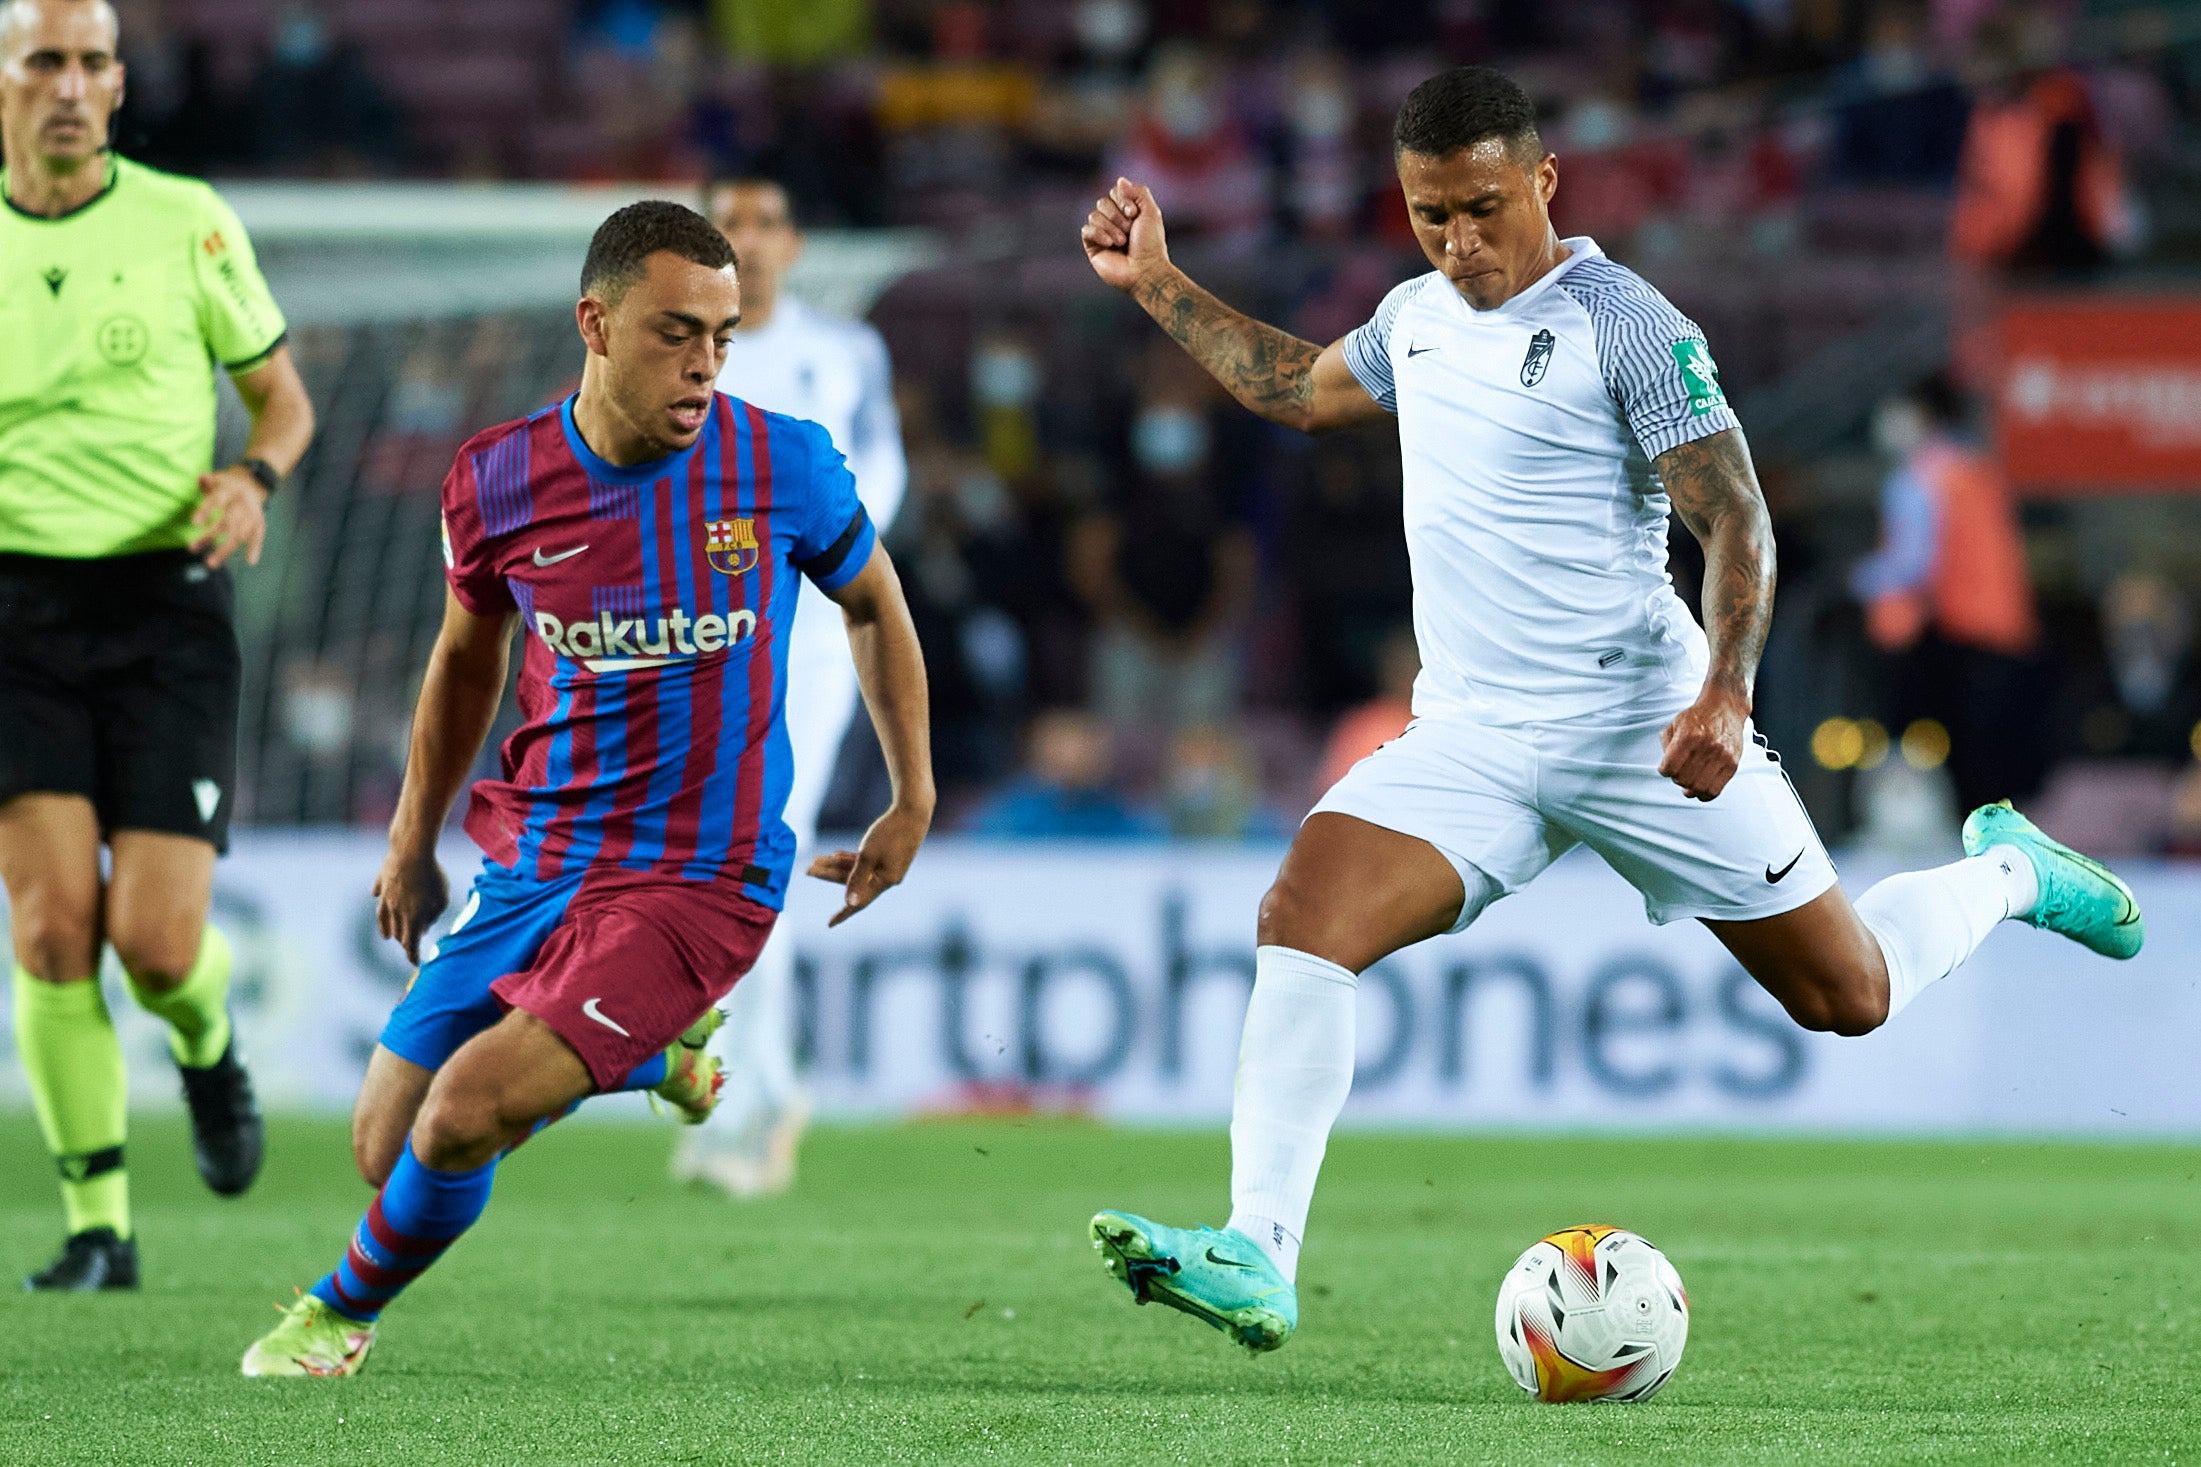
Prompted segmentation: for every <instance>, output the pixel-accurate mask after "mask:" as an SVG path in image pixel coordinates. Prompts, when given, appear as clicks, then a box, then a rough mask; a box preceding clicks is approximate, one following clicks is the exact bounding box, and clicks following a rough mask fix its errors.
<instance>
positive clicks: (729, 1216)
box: [0, 1114, 2201, 1467]
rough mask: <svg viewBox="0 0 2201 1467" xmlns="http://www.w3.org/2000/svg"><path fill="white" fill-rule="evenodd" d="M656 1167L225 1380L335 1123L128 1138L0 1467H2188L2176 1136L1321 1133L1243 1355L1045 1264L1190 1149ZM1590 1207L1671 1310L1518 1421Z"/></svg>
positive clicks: (930, 1141)
mask: <svg viewBox="0 0 2201 1467" xmlns="http://www.w3.org/2000/svg"><path fill="white" fill-rule="evenodd" d="M671 1139H672V1138H671V1132H670V1129H669V1128H668V1129H656V1128H644V1127H640V1126H631V1127H630V1126H624V1125H618V1126H614V1125H603V1126H565V1127H561V1128H559V1129H558V1130H556V1131H553V1132H551V1133H549V1134H548V1135H546V1136H545V1137H543V1138H542V1139H541V1140H540V1141H538V1142H536V1143H535V1144H534V1145H532V1146H531V1147H530V1148H529V1149H528V1150H526V1151H524V1152H522V1153H521V1154H520V1155H519V1156H518V1157H517V1158H516V1159H515V1160H514V1161H513V1162H512V1163H511V1164H510V1165H509V1166H508V1167H507V1168H506V1170H505V1172H504V1174H503V1176H501V1177H500V1179H499V1181H498V1185H497V1193H496V1196H495V1198H494V1200H493V1201H492V1202H491V1204H490V1208H489V1212H488V1215H487V1216H486V1217H485V1219H484V1220H483V1222H482V1223H481V1225H480V1226H478V1227H477V1228H476V1229H475V1230H474V1232H473V1233H472V1234H470V1235H469V1236H468V1237H467V1238H466V1240H465V1241H464V1242H462V1243H461V1244H460V1245H458V1246H457V1247H456V1248H455V1249H454V1250H453V1251H452V1252H451V1254H450V1255H449V1256H448V1257H447V1258H446V1259H445V1260H444V1262H443V1263H442V1264H441V1265H439V1266H438V1267H437V1268H436V1270H435V1271H434V1272H433V1273H432V1274H431V1275H429V1276H428V1277H427V1278H426V1280H425V1281H423V1282H422V1283H421V1284H419V1285H417V1286H415V1288H414V1289H413V1290H412V1291H411V1293H410V1294H409V1295H408V1296H407V1297H406V1298H405V1299H403V1300H402V1301H400V1303H399V1304H398V1306H397V1307H396V1308H394V1309H393V1310H392V1311H391V1312H390V1314H389V1315H388V1316H387V1318H386V1320H385V1322H384V1326H383V1334H382V1339H381V1342H380V1344H379V1345H378V1346H377V1347H376V1350H375V1354H374V1356H373V1359H372V1361H371V1363H370V1365H369V1368H368V1370H367V1372H366V1373H365V1374H364V1375H363V1376H361V1377H360V1378H358V1379H356V1380H349V1381H329V1380H320V1381H247V1380H244V1379H241V1378H240V1377H239V1376H238V1375H237V1359H238V1356H239V1354H240V1353H241V1352H242V1351H243V1349H244V1347H245V1345H246V1343H247V1342H248V1341H249V1340H251V1339H252V1337H253V1336H254V1335H256V1334H258V1333H259V1332H260V1331H261V1330H263V1329H265V1328H266V1327H267V1326H268V1325H269V1324H271V1323H273V1322H274V1319H275V1314H274V1311H273V1309H272V1308H271V1307H270V1306H271V1305H273V1304H274V1303H276V1302H277V1301H281V1300H288V1299H289V1298H290V1297H291V1292H290V1291H291V1286H292V1285H294V1284H295V1285H301V1286H302V1285H304V1284H307V1283H309V1282H311V1281H312V1280H313V1279H314V1278H315V1277H317V1276H318V1275H319V1274H320V1272H321V1271H322V1270H324V1269H325V1268H327V1267H328V1266H329V1264H330V1263H331V1262H333V1261H334V1259H335V1257H336V1255H337V1253H338V1251H339V1250H340V1248H341V1247H342V1245H343V1242H344V1239H345V1237H346V1236H347V1233H348V1230H349V1229H350V1227H351V1226H352V1223H353V1220H354V1218H355V1217H356V1215H357V1213H358V1212H359V1210H360V1208H361V1207H362V1206H363V1205H364V1203H365V1202H366V1200H367V1193H366V1190H365V1189H364V1188H363V1187H362V1186H361V1185H360V1184H359V1182H358V1181H357V1180H356V1179H355V1178H354V1177H353V1176H352V1175H351V1171H350V1166H349V1162H348V1159H347V1156H346V1148H345V1140H344V1130H343V1128H342V1126H340V1125H338V1124H334V1123H329V1122H319V1121H316V1122H297V1121H293V1122H283V1123H278V1124H277V1125H275V1127H274V1128H273V1131H272V1134H271V1137H270V1141H271V1156H272V1160H271V1162H270V1164H269V1167H268V1171H267V1174H266V1176H265V1177H264V1178H263V1179H262V1181H261V1183H260V1185H259V1187H258V1188H257V1190H256V1191H254V1193H253V1194H252V1195H251V1196H250V1197H249V1198H247V1199H244V1200H242V1201H239V1202H228V1203H225V1202H220V1201H217V1200H215V1199H214V1198H212V1197H210V1196H208V1195H207V1194H206V1193H204V1192H203V1191H202V1190H201V1189H200V1188H199V1187H198V1185H197V1182H196V1180H195V1178H194V1177H193V1176H192V1175H191V1172H190V1164H189V1160H188V1158H187V1156H186V1154H185V1151H184V1137H183V1134H182V1129H181V1126H180V1123H179V1122H177V1121H175V1120H173V1119H148V1120H146V1121H144V1122H143V1123H141V1124H140V1125H139V1126H138V1127H137V1129H136V1132H135V1134H133V1136H132V1138H131V1153H132V1159H133V1175H134V1182H135V1185H136V1188H137V1196H138V1217H139V1235H140V1239H141V1247H142V1250H143V1256H144V1262H145V1267H146V1271H147V1279H146V1287H145V1289H144V1291H143V1292H142V1293H141V1294H138V1295H136V1296H103V1297H94V1298H58V1297H31V1296H25V1295H20V1294H15V1293H12V1292H9V1293H5V1294H0V1463H7V1464H11V1467H16V1464H21V1467H33V1464H35V1467H57V1464H64V1463H79V1462H83V1463H92V1462H97V1463H129V1464H140V1463H203V1464H210V1467H232V1464H236V1467H242V1464H252V1463H282V1464H337V1463H393V1464H408V1467H410V1464H437V1463H466V1464H469V1467H490V1464H501V1463H525V1464H528V1467H547V1464H552V1463H567V1462H572V1463H582V1462H587V1463H596V1462H606V1463H609V1462H620V1463H635V1464H651V1467H655V1464H667V1463H683V1462H765V1461H782V1460H789V1461H812V1462H825V1461H851V1462H858V1461H906V1462H940V1461H981V1460H984V1461H999V1462H1025V1461H1030V1462H1097V1463H1115V1462H1147V1461H1156V1462H1160V1461H1172V1462H1198V1463H1209V1462H1287V1461H1289V1462H1354V1461H1363V1462H1416V1463H1419V1462H1502V1463H1508V1464H1513V1463H1531V1462H1553V1463H1570V1464H1585V1463H1615V1464H1621V1463H1637V1462H1686V1463H1711V1462H1791V1461H1793V1462H1876V1463H1877V1462H1911V1461H1969V1462H1981V1463H2016V1462H2038V1461H2069V1462H2125V1461H2149V1462H2159V1461H2189V1462H2190V1461H2197V1460H2201V1422H2197V1420H2196V1415H2195V1412H2194V1409H2193V1407H2192V1405H2191V1402H2192V1401H2193V1398H2194V1395H2195V1391H2196V1379H2195V1377H2196V1373H2197V1372H2196V1367H2197V1366H2201V1206H2197V1204H2201V1183H2197V1182H2196V1180H2195V1178H2196V1175H2197V1173H2201V1150H2194V1149H2187V1148H2169V1147H2138V1146H2131V1147H2080V1146H2069V1145H2036V1144H2021V1143H1985V1142H1947V1143H1915V1144H1913V1143H1902V1144H1884V1143H1848V1142H1815V1141H1814V1142H1776V1141H1729V1140H1709V1139H1694V1140H1600V1141H1592V1140H1581V1139H1564V1138H1505V1139H1468V1140H1455V1139H1423V1138H1376V1137H1364V1136H1346V1137H1343V1138H1341V1139H1339V1140H1338V1141H1337V1143H1336V1144H1335V1145H1334V1146H1333V1147H1332V1148H1331V1152H1330V1160H1329V1164H1328V1168H1327V1171H1326V1173H1325V1176H1324V1179H1323V1181H1324V1186H1323V1190H1322V1193H1321V1195H1320V1196H1319V1197H1318V1198H1317V1199H1316V1204H1315V1217H1314V1236H1313V1241H1312V1242H1311V1243H1310V1245H1309V1247H1308V1249H1307V1254H1306V1259H1305V1266H1304V1268H1303V1269H1302V1271H1301V1284H1302V1288H1303V1290H1304V1294H1303V1297H1302V1305H1303V1318H1302V1323H1301V1333H1300V1335H1299V1337H1298V1338H1297V1339H1295V1340H1294V1341H1293V1342H1292V1343H1291V1344H1290V1345H1288V1346H1286V1347H1285V1348H1284V1349H1283V1350H1282V1351H1281V1352H1279V1353H1278V1354H1275V1355H1272V1356H1268V1357H1266V1358H1261V1359H1253V1358H1249V1357H1246V1356H1244V1355H1243V1354H1241V1353H1239V1352H1237V1351H1236V1350H1235V1349H1233V1348H1231V1347H1229V1346H1228V1345H1227V1344H1226V1343H1225V1342H1224V1340H1223V1338H1222V1337H1221V1336H1220V1335H1217V1334H1215V1333H1213V1332H1212V1331H1210V1330H1208V1329H1206V1328H1204V1327H1202V1326H1199V1325H1197V1324H1195V1323H1193V1322H1192V1321H1190V1320H1187V1319H1185V1318H1184V1317H1182V1316H1180V1315H1176V1314H1172V1313H1169V1312H1167V1311H1165V1310H1163V1309H1160V1308H1158V1307H1156V1308H1147V1309H1136V1308H1134V1307H1133V1306H1132V1304H1131V1301H1130V1298H1129V1296H1128V1294H1126V1293H1124V1292H1123V1291H1122V1290H1121V1288H1120V1287H1119V1286H1116V1285H1114V1284H1112V1283H1109V1282H1107V1280H1106V1279H1105V1277H1104V1275H1103V1274H1102V1272H1101V1269H1100V1266H1099V1264H1098V1262H1097V1260H1096V1258H1095V1255H1094V1254H1093V1253H1092V1251H1091V1249H1090V1247H1089V1245H1088V1244H1087V1242H1086V1239H1085V1230H1084V1224H1085V1219H1086V1217H1087V1216H1088V1214H1090V1213H1091V1212H1092V1211H1093V1210H1094V1209H1095V1208H1096V1207H1099V1206H1102V1205H1118V1206H1127V1207H1132V1208H1136V1209H1139V1210H1141V1211H1147V1212H1151V1213H1155V1214H1157V1215H1160V1216H1162V1217H1165V1218H1170V1219H1173V1220H1177V1221H1189V1220H1193V1219H1197V1218H1206V1219H1208V1220H1210V1221H1220V1214H1221V1213H1222V1211H1223V1200H1224V1190H1225V1186H1224V1181H1225V1176H1226V1170H1225V1168H1226V1151H1225V1144H1224V1141H1223V1138H1222V1137H1221V1136H1220V1135H1184V1134H1160V1135H1157V1134H1149V1133H1136V1132H1124V1131H1113V1130H1108V1129H1103V1128H1100V1127H1096V1126H1087V1125H1080V1124H1075V1123H1064V1122H1047V1121H1034V1122H1031V1123H1029V1124H1022V1123H1017V1122H1013V1121H991V1122H984V1123H976V1122H973V1123H960V1122H958V1123H938V1124H923V1125H912V1126H898V1127H881V1128H873V1129H827V1130H823V1131H820V1132H818V1133H817V1134H816V1135H815V1136H814V1137H813V1139H812V1141H811V1143H810V1146H809V1148H808V1150H807V1152H806V1155H805V1169H804V1174H803V1177H802V1183H801V1186H800V1187H799V1189H798V1191H797V1193H796V1194H795V1195H794V1196H792V1197H790V1198H787V1199H784V1200H780V1201H774V1202H768V1203H761V1204H751V1205H747V1206H739V1207H736V1206H731V1205H727V1204H724V1203H718V1202H714V1201H712V1200H710V1199H708V1198H706V1197H703V1196H701V1195H698V1194H694V1193H690V1192H685V1191H682V1190H678V1189H676V1188H674V1187H673V1186H672V1185H671V1184H670V1183H669V1182H667V1181H666V1180H665V1169H664V1168H665V1159H666V1156H667V1154H668V1152H669V1148H670V1144H671ZM0 1175H4V1176H5V1177H7V1178H8V1181H7V1184H6V1186H5V1187H4V1188H0V1240H4V1241H5V1249H4V1255H5V1256H4V1257H0V1264H4V1266H5V1267H6V1269H7V1270H8V1272H9V1273H10V1274H20V1273H22V1272H23V1271H25V1270H27V1269H28V1268H30V1267H32V1266H34V1265H36V1264H39V1263H42V1262H44V1261H45V1259H46V1257H47V1256H48V1254H49V1253H50V1252H51V1250H52V1248H53V1246H54V1245H55V1244H56V1243H57V1242H58V1239H59V1233H60V1228H59V1219H58V1213H57V1209H56V1207H55V1204H54V1201H53V1198H52V1193H51V1191H50V1189H49V1187H48V1184H47V1182H46V1178H47V1177H49V1176H50V1175H51V1172H50V1170H49V1163H48V1162H47V1161H46V1160H45V1158H44V1155H43V1153H42V1151H41V1150H40V1148H39V1145H38V1141H37V1137H36V1134H35V1132H34V1130H33V1128H32V1126H31V1123H30V1121H29V1120H28V1118H27V1117H25V1116H22V1115H20V1114H12V1115H6V1116H0ZM1592 1220H1599V1221H1610V1222H1616V1223H1620V1224H1623V1225H1625V1226H1628V1227H1632V1228H1635V1229H1637V1230H1639V1231H1641V1232H1643V1233H1645V1234H1647V1235H1648V1236H1649V1237H1650V1238H1651V1239H1652V1240H1653V1241H1654V1242H1656V1243H1658V1244H1659V1245H1660V1246H1662V1247H1664V1248H1665V1249H1666V1250H1667V1252H1668V1253H1669V1254H1670V1255H1671V1256H1672V1258H1673V1260H1674V1262H1675V1263H1676V1265H1678V1266H1679V1268H1680V1269H1681V1272H1682V1276H1683V1277H1684V1278H1685V1279H1686V1280H1687V1281H1688V1284H1689V1290H1690V1298H1691V1301H1692V1303H1693V1305H1694V1311H1695V1313H1694V1320H1693V1328H1692V1332H1691V1335H1690V1340H1689V1350H1688V1356H1687V1358H1686V1359H1685V1360H1684V1361H1683V1363H1682V1366H1681V1370H1680V1372H1679V1374H1678V1375H1677V1376H1676V1377H1675V1379H1674V1381H1673V1383H1672V1384H1671V1385H1670V1386H1669V1387H1668V1388H1667V1390H1666V1391H1665V1393H1664V1394H1663V1395H1662V1396H1660V1397H1659V1398H1658V1399H1656V1400H1655V1401H1652V1402H1650V1403H1649V1404H1647V1405H1641V1406H1618V1407H1616V1406H1569V1407H1550V1406H1541V1405H1537V1404H1535V1403H1533V1402H1530V1401H1527V1400H1526V1399H1524V1398H1523V1397H1522V1396H1521V1394H1520V1392H1519V1391H1517V1390H1516V1389H1515V1388H1514V1386H1513V1384H1512V1382H1511V1381H1509V1380H1508V1379H1507V1378H1506V1376H1505V1374H1504V1371H1503V1370H1502V1369H1501V1367H1500V1366H1499V1364H1498V1358H1497V1352H1496V1350H1495V1349H1494V1347H1493V1344H1492V1329H1491V1301H1492V1299H1493V1297H1494V1293H1495V1290H1496V1286H1497V1282H1498V1279H1499V1276H1500V1274H1501V1273H1502V1272H1503V1271H1504V1269H1505V1267H1506V1265H1507V1264H1509V1263H1510V1262H1511V1261H1512V1259H1513V1257H1514V1255H1515V1254H1516V1253H1518V1252H1519V1251H1520V1250H1521V1249H1522V1248H1524V1247H1526V1246H1527V1245H1528V1244H1529V1243H1530V1242H1532V1241H1533V1240H1534V1239H1535V1238H1536V1237H1537V1236H1538V1235H1539V1234H1541V1233H1543V1232H1545V1231H1547V1230H1549V1229H1551V1228H1554V1227H1558V1226H1561V1225H1563V1224H1567V1223H1574V1222H1583V1221H1592Z"/></svg>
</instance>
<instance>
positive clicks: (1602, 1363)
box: [1498, 1223, 1689, 1401]
mask: <svg viewBox="0 0 2201 1467" xmlns="http://www.w3.org/2000/svg"><path fill="white" fill-rule="evenodd" d="M1688 1341H1689V1295H1688V1292H1687V1291H1686V1290H1684V1289H1683V1288H1682V1286H1681V1275H1680V1274H1678V1273H1676V1272H1674V1266H1673V1265H1672V1264H1671V1263H1668V1262H1667V1261H1666V1255H1665V1254H1663V1253H1661V1252H1659V1251H1658V1250H1657V1249H1656V1248H1653V1247H1652V1246H1651V1245H1650V1244H1649V1243H1648V1242H1646V1241H1644V1240H1643V1239H1642V1238H1640V1237H1638V1236H1636V1235H1635V1234H1634V1233H1631V1232H1629V1231H1627V1230H1626V1229H1625V1228H1614V1227H1606V1226H1604V1225H1602V1224H1597V1223H1589V1224H1585V1225H1584V1226H1582V1227H1578V1228H1562V1229H1560V1230H1559V1231H1558V1232H1556V1233H1553V1234H1551V1235H1550V1236H1548V1237H1545V1238H1541V1239H1539V1240H1538V1241H1537V1243H1536V1246H1535V1247H1533V1248H1531V1249H1529V1250H1528V1252H1526V1253H1524V1254H1522V1255H1521V1256H1520V1258H1519V1260H1517V1261H1516V1262H1515V1263H1514V1265H1513V1267H1512V1269H1511V1270H1509V1271H1508V1272H1507V1274H1506V1277H1505V1282H1504V1283H1503V1284H1501V1285H1499V1287H1498V1353H1499V1355H1500V1356H1502V1357H1503V1358H1504V1360H1505V1362H1506V1369H1507V1371H1509V1372H1510V1373H1511V1374H1512V1376H1513V1379H1514V1380H1515V1381H1516V1382H1517V1383H1518V1384H1519V1385H1520V1387H1521V1389H1522V1390H1524V1391H1527V1392H1528V1393H1529V1394H1530V1395H1532V1396H1534V1397H1536V1399H1537V1400H1539V1401H1644V1400H1648V1399H1650V1397H1651V1396H1652V1395H1653V1394H1655V1393H1656V1392H1657V1391H1658V1388H1659V1387H1660V1386H1663V1385H1665V1384H1666V1382H1667V1380H1668V1379H1669V1378H1671V1377H1672V1375H1673V1373H1674V1367H1675V1366H1677V1365H1679V1364H1680V1363H1681V1350H1682V1346H1684V1345H1685V1344H1687V1343H1688Z"/></svg>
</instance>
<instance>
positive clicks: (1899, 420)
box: [1872, 397, 1926, 459]
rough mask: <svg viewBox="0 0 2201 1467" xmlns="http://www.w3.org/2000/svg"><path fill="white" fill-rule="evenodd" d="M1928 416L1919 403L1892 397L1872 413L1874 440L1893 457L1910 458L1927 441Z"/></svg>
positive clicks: (1874, 443) (1881, 449)
mask: <svg viewBox="0 0 2201 1467" xmlns="http://www.w3.org/2000/svg"><path fill="white" fill-rule="evenodd" d="M1925 437H1926V415H1925V414H1924V413H1922V412H1920V411H1919V410H1918V404H1916V403H1914V402H1907V401H1905V400H1904V399H1902V398H1899V397H1898V398H1889V399H1888V400H1887V401H1885V402H1883V403H1881V404H1880V406H1878V407H1877V408H1874V409H1873V413H1872V443H1873V447H1875V448H1877V449H1879V450H1880V451H1881V452H1882V453H1884V454H1886V455H1887V456H1888V457H1889V458H1891V459H1900V458H1904V457H1907V456H1908V455H1909V453H1910V451H1911V450H1912V449H1914V448H1916V447H1918V445H1919V444H1920V443H1921V442H1923V441H1924V440H1925Z"/></svg>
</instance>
